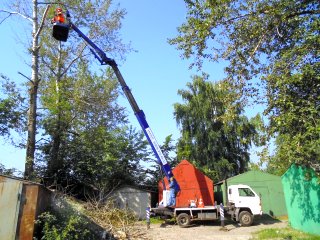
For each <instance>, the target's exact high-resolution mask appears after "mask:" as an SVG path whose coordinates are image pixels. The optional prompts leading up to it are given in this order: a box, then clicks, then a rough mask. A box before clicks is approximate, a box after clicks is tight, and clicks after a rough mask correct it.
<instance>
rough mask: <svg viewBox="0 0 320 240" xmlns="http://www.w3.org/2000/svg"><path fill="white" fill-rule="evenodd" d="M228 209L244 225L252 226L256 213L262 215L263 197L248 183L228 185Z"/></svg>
mask: <svg viewBox="0 0 320 240" xmlns="http://www.w3.org/2000/svg"><path fill="white" fill-rule="evenodd" d="M228 207H229V209H228V211H229V214H231V216H232V218H233V219H234V220H236V221H239V222H240V224H241V225H243V226H250V225H251V224H252V222H253V216H254V215H261V214H262V208H261V199H260V197H259V196H258V194H257V193H256V192H255V191H254V190H253V189H252V188H251V187H249V186H248V185H244V184H237V185H230V186H229V187H228Z"/></svg>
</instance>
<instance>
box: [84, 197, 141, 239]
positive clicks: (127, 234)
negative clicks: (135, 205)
mask: <svg viewBox="0 0 320 240" xmlns="http://www.w3.org/2000/svg"><path fill="white" fill-rule="evenodd" d="M85 212H86V213H85V214H86V215H87V216H89V217H90V218H91V219H92V220H93V221H94V222H96V223H97V224H99V225H100V226H101V227H103V228H104V229H105V230H106V231H107V232H109V233H111V234H112V235H113V236H114V238H115V239H119V240H123V239H146V238H145V236H144V235H145V234H144V233H143V232H141V231H139V230H138V229H137V228H135V223H136V222H137V220H138V219H137V218H136V216H135V214H134V212H132V211H131V210H130V209H119V208H117V207H116V206H115V204H114V203H113V201H111V200H110V201H107V202H106V203H104V204H101V202H99V203H98V202H94V201H90V202H87V204H86V205H85Z"/></svg>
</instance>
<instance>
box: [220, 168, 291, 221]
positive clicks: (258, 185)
mask: <svg viewBox="0 0 320 240" xmlns="http://www.w3.org/2000/svg"><path fill="white" fill-rule="evenodd" d="M234 184H246V185H249V186H250V187H251V188H252V189H253V190H254V191H255V192H256V193H257V194H259V195H260V196H261V203H262V211H263V213H264V214H268V215H270V216H272V217H282V216H287V209H286V204H285V200H284V193H283V188H282V183H281V177H279V176H276V175H272V174H269V173H265V172H262V171H248V172H246V173H242V174H239V175H237V176H234V177H231V178H228V179H227V180H225V181H221V182H219V183H217V184H215V187H214V190H215V195H214V199H215V201H216V202H217V203H218V204H220V203H221V202H222V203H223V204H224V205H225V204H226V201H227V199H226V188H227V186H230V185H234Z"/></svg>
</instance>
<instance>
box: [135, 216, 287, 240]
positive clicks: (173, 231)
mask: <svg viewBox="0 0 320 240" xmlns="http://www.w3.org/2000/svg"><path fill="white" fill-rule="evenodd" d="M287 225H288V223H287V221H278V220H274V219H272V218H268V217H259V218H255V220H254V224H253V225H252V226H250V227H241V226H240V225H238V224H236V223H235V222H233V221H225V228H226V230H222V229H221V226H220V221H214V222H208V221H202V222H199V221H198V222H194V223H193V224H192V225H191V226H190V227H188V228H180V227H179V226H178V225H176V224H167V223H163V224H151V226H150V229H148V230H147V227H146V225H139V226H137V227H138V228H139V232H140V233H141V235H140V238H139V237H138V238H136V239H144V240H145V239H148V240H176V239H177V240H209V239H210V240H212V239H219V240H245V239H250V238H252V233H254V232H257V231H259V230H262V229H267V228H280V229H281V228H285V227H287Z"/></svg>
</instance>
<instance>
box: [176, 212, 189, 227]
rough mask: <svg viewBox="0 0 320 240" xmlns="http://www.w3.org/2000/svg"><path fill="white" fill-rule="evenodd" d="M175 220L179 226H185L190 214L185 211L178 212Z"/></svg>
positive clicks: (187, 223) (187, 224)
mask: <svg viewBox="0 0 320 240" xmlns="http://www.w3.org/2000/svg"><path fill="white" fill-rule="evenodd" d="M177 222H178V225H179V226H180V227H187V226H189V225H190V216H189V215H188V214H187V213H180V214H179V215H178V217H177Z"/></svg>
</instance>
